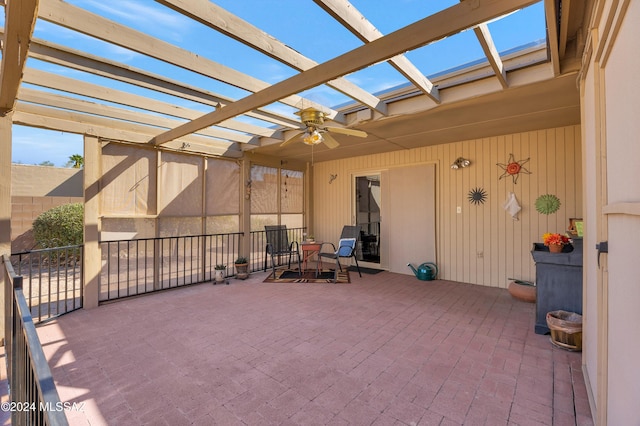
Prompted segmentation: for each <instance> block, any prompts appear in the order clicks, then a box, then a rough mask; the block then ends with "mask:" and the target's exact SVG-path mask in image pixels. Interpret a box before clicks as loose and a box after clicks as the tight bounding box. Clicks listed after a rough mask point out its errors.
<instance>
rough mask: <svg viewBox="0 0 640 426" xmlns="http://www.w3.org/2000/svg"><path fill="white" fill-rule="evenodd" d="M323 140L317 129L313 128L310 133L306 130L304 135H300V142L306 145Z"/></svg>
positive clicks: (316, 143) (315, 143)
mask: <svg viewBox="0 0 640 426" xmlns="http://www.w3.org/2000/svg"><path fill="white" fill-rule="evenodd" d="M323 140H324V138H323V137H322V135H321V134H320V132H318V131H317V130H314V131H313V132H311V133H309V131H308V130H307V131H306V132H305V133H304V135H302V142H304V143H305V144H307V145H318V144H319V143H320V142H322V141H323Z"/></svg>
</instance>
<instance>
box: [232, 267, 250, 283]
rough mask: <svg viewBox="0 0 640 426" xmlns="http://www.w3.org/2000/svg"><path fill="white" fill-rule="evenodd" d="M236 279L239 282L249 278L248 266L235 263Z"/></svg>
mask: <svg viewBox="0 0 640 426" xmlns="http://www.w3.org/2000/svg"><path fill="white" fill-rule="evenodd" d="M235 267H236V278H237V279H239V280H246V279H247V278H248V277H249V264H248V263H236V264H235Z"/></svg>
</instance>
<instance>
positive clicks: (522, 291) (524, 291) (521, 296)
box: [507, 281, 536, 303]
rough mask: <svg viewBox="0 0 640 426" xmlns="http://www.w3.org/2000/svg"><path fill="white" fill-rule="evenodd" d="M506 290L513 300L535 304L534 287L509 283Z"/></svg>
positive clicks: (513, 282)
mask: <svg viewBox="0 0 640 426" xmlns="http://www.w3.org/2000/svg"><path fill="white" fill-rule="evenodd" d="M507 290H509V294H511V296H512V297H513V298H514V299H518V300H522V301H523V302H528V303H535V301H536V287H535V286H533V285H528V284H520V283H517V282H515V281H511V282H510V283H509V287H508V288H507Z"/></svg>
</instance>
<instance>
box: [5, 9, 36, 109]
mask: <svg viewBox="0 0 640 426" xmlns="http://www.w3.org/2000/svg"><path fill="white" fill-rule="evenodd" d="M4 3H5V8H4V14H5V33H4V37H3V39H2V46H3V49H2V65H1V66H0V115H1V116H4V115H6V114H7V113H8V112H9V111H11V110H13V107H14V105H15V103H16V96H17V95H18V88H19V87H20V82H21V81H22V73H23V71H24V67H25V62H26V59H27V54H28V53H29V43H30V42H31V36H32V35H33V28H34V26H35V24H36V17H37V16H38V0H5V2H4Z"/></svg>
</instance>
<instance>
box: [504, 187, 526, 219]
mask: <svg viewBox="0 0 640 426" xmlns="http://www.w3.org/2000/svg"><path fill="white" fill-rule="evenodd" d="M502 207H504V209H505V210H506V211H507V213H509V214H510V215H511V218H512V219H513V220H520V219H518V213H519V212H520V210H522V207H520V204H519V203H518V199H517V198H516V194H514V193H513V192H510V193H509V195H507V199H506V200H505V202H504V203H503V204H502Z"/></svg>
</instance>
